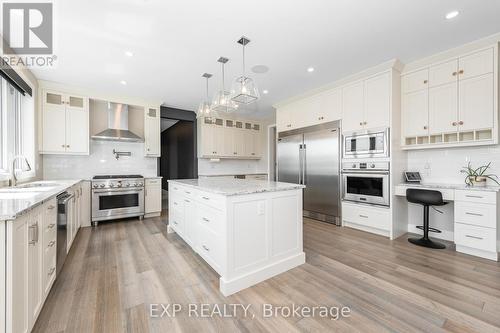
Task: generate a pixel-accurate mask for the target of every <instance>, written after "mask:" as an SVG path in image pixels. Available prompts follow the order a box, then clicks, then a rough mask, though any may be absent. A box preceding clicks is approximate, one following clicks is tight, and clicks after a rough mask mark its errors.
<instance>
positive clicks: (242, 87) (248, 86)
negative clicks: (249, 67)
mask: <svg viewBox="0 0 500 333" xmlns="http://www.w3.org/2000/svg"><path fill="white" fill-rule="evenodd" d="M248 43H250V39H248V38H246V37H245V36H242V37H241V38H240V39H239V40H238V44H241V45H242V46H243V74H242V75H241V76H240V77H237V78H236V79H235V80H234V82H233V85H232V87H231V100H233V101H235V102H237V103H240V104H250V103H253V102H255V101H256V100H258V99H259V97H260V96H259V90H258V89H257V86H256V85H255V82H254V81H253V80H252V79H251V78H249V77H248V76H246V75H245V46H246V45H247V44H248Z"/></svg>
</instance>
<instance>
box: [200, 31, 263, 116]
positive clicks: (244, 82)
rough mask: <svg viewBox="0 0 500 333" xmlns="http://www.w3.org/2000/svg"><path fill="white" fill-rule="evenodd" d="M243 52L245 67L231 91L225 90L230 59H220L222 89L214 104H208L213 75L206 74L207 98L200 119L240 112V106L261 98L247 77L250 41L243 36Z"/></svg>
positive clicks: (251, 80) (216, 95) (254, 85)
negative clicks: (226, 66)
mask: <svg viewBox="0 0 500 333" xmlns="http://www.w3.org/2000/svg"><path fill="white" fill-rule="evenodd" d="M237 43H238V44H240V45H241V46H242V50H243V67H242V74H241V76H239V77H237V78H236V79H235V80H234V82H233V84H232V86H231V91H227V90H226V88H225V72H224V66H225V64H226V63H227V62H228V61H229V59H228V58H225V57H220V58H219V59H218V60H217V62H219V63H220V64H221V74H222V80H221V88H220V90H218V91H217V92H216V94H215V95H214V98H213V99H212V104H209V102H208V79H209V78H210V77H211V76H212V75H211V74H208V73H205V74H203V75H202V77H204V78H206V80H207V97H206V99H205V100H203V101H202V102H201V103H200V106H199V108H198V113H197V116H198V117H214V116H216V115H217V114H218V113H219V112H222V113H231V112H234V111H236V110H238V107H239V105H241V104H243V105H248V104H250V103H253V102H255V101H257V100H258V99H259V98H260V95H259V90H258V89H257V86H256V84H255V82H254V81H253V79H252V78H250V77H248V76H246V75H245V46H246V45H247V44H248V43H250V40H249V39H248V38H246V37H245V36H242V37H241V38H240V39H239V40H238V41H237Z"/></svg>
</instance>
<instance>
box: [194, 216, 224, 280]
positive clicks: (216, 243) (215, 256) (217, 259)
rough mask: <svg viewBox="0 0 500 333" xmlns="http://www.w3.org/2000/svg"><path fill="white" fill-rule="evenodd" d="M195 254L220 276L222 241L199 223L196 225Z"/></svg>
mask: <svg viewBox="0 0 500 333" xmlns="http://www.w3.org/2000/svg"><path fill="white" fill-rule="evenodd" d="M197 252H198V254H199V255H200V256H201V257H203V259H204V260H205V261H206V262H207V263H208V264H209V265H210V266H211V267H212V268H213V269H214V270H215V271H217V273H219V274H221V273H220V271H221V264H222V253H223V243H222V239H221V238H220V237H217V235H216V234H215V233H214V232H212V231H211V230H210V229H208V228H206V227H205V226H204V225H203V224H201V223H200V224H198V251H197Z"/></svg>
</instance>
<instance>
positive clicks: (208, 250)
mask: <svg viewBox="0 0 500 333" xmlns="http://www.w3.org/2000/svg"><path fill="white" fill-rule="evenodd" d="M202 247H203V249H204V250H205V251H207V252H210V249H209V248H208V247H206V246H205V245H202Z"/></svg>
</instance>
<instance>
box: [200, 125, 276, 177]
mask: <svg viewBox="0 0 500 333" xmlns="http://www.w3.org/2000/svg"><path fill="white" fill-rule="evenodd" d="M259 122H260V123H261V124H262V140H261V148H260V149H261V152H262V158H261V159H260V160H231V159H220V161H218V162H211V161H210V160H209V159H205V158H198V175H200V176H206V175H224V174H246V173H267V172H268V170H267V169H268V163H267V160H268V150H269V149H268V126H269V125H271V124H274V118H272V119H267V120H259ZM198 149H200V147H198Z"/></svg>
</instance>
